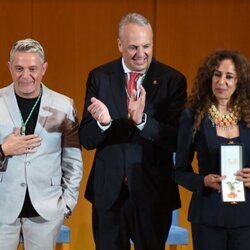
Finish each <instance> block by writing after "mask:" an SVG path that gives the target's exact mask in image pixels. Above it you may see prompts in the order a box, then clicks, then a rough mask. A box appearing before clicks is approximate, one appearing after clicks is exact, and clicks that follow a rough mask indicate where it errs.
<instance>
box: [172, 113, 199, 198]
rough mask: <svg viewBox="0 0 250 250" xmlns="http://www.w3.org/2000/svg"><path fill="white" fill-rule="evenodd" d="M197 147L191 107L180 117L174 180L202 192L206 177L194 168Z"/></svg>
mask: <svg viewBox="0 0 250 250" xmlns="http://www.w3.org/2000/svg"><path fill="white" fill-rule="evenodd" d="M195 147H196V146H195V143H194V139H193V112H192V111H191V110H190V109H185V110H184V111H183V112H182V115H181V119H180V126H179V132H178V146H177V152H176V164H175V168H174V180H175V181H176V183H178V184H179V185H181V186H183V187H185V188H186V189H188V190H190V191H193V192H198V193H200V192H202V191H203V187H204V185H203V182H204V177H203V176H202V175H200V174H197V173H195V172H194V170H193V168H192V161H193V158H194V152H195Z"/></svg>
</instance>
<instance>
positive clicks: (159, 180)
mask: <svg viewBox="0 0 250 250" xmlns="http://www.w3.org/2000/svg"><path fill="white" fill-rule="evenodd" d="M124 84H125V76H124V71H123V68H122V63H121V59H119V60H116V61H113V62H111V63H108V64H106V65H103V66H101V67H99V68H96V69H95V70H93V71H91V72H90V74H89V77H88V81H87V93H86V100H85V108H84V113H83V120H82V122H81V125H80V139H81V143H82V145H83V146H84V147H85V148H86V149H96V154H95V158H94V162H93V167H92V170H91V173H90V176H89V180H88V185H87V189H86V194H85V196H86V198H87V199H88V200H90V201H91V202H93V203H94V204H95V205H96V206H103V207H105V208H110V207H111V206H112V205H113V204H114V202H115V201H116V200H117V198H118V196H119V193H120V190H121V187H122V183H123V178H124V176H127V177H128V181H129V183H128V187H129V191H130V195H131V197H132V198H133V199H134V201H135V202H136V204H137V205H138V206H140V205H142V206H144V205H145V204H152V205H154V204H160V205H161V204H162V205H164V206H165V207H166V208H167V209H169V210H171V209H175V208H178V207H180V200H179V193H178V188H177V186H176V184H175V183H174V182H173V181H172V180H171V175H172V168H173V159H172V158H173V157H172V153H173V151H174V150H175V147H176V143H177V141H176V134H177V133H176V130H177V126H178V120H179V116H180V113H181V110H182V108H183V105H184V102H185V99H186V80H185V78H184V76H183V75H182V74H181V73H179V72H177V71H176V70H174V69H172V68H170V67H168V66H166V65H163V64H161V63H159V62H157V61H155V60H153V61H152V63H151V65H150V67H149V69H148V72H147V75H146V77H145V79H144V82H143V86H144V88H145V90H146V107H145V113H146V114H147V122H146V125H145V127H144V129H143V130H142V131H140V130H139V129H138V128H137V127H136V126H134V125H133V124H131V122H130V120H129V119H128V113H127V106H126V92H125V85H124ZM93 96H95V97H97V98H98V99H100V100H101V101H102V102H103V103H105V105H106V106H107V107H108V109H109V112H110V115H111V118H112V119H113V121H112V125H111V127H110V128H109V129H108V130H106V131H105V132H102V131H101V129H100V128H99V126H98V125H97V122H96V121H95V120H94V119H93V118H92V116H91V115H90V113H89V112H88V111H87V107H88V106H89V105H90V98H91V97H93Z"/></svg>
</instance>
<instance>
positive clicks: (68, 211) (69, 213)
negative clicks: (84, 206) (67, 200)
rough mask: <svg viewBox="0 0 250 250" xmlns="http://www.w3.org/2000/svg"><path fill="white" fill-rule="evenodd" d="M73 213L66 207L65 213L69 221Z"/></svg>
mask: <svg viewBox="0 0 250 250" xmlns="http://www.w3.org/2000/svg"><path fill="white" fill-rule="evenodd" d="M71 213H72V212H71V209H70V208H69V207H68V206H67V207H66V211H65V213H64V217H65V218H67V219H68V218H69V216H70V215H71Z"/></svg>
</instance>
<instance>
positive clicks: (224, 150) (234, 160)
mask: <svg viewBox="0 0 250 250" xmlns="http://www.w3.org/2000/svg"><path fill="white" fill-rule="evenodd" d="M242 166H243V146H242V145H241V144H222V145H221V176H226V178H225V179H224V180H222V182H221V193H222V200H223V201H224V202H231V203H237V202H244V201H246V199H245V189H244V183H243V182H242V181H238V180H236V176H235V173H236V172H237V171H238V170H240V169H241V168H242Z"/></svg>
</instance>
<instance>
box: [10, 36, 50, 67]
mask: <svg viewBox="0 0 250 250" xmlns="http://www.w3.org/2000/svg"><path fill="white" fill-rule="evenodd" d="M17 51H18V52H29V53H37V54H38V56H39V58H40V60H41V62H42V63H44V62H45V55H44V50H43V47H42V46H41V44H40V43H39V42H38V41H36V40H33V39H31V38H26V39H24V40H19V41H17V42H16V43H14V45H13V46H12V48H11V51H10V62H11V63H12V62H13V60H14V55H15V53H16V52H17Z"/></svg>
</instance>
